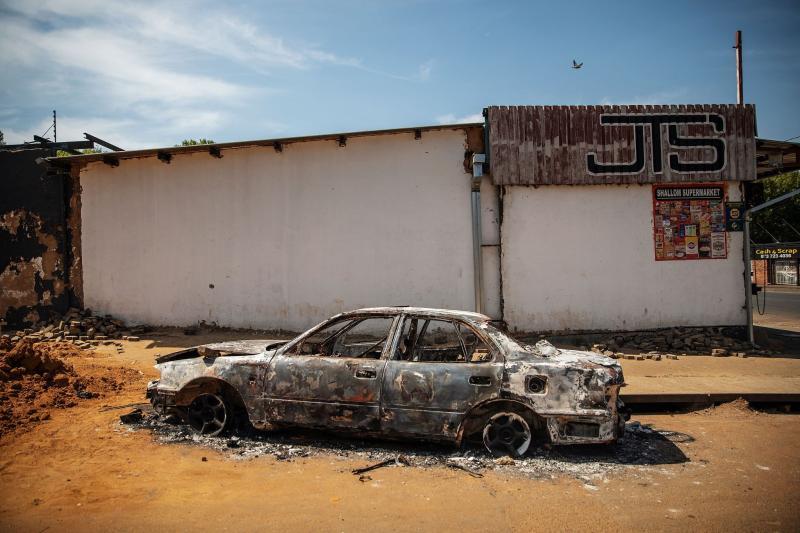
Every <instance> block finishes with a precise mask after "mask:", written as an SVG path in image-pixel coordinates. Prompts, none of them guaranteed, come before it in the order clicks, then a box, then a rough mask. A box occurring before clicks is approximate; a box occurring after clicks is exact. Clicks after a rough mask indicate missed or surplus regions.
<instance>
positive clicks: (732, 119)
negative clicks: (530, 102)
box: [487, 104, 756, 185]
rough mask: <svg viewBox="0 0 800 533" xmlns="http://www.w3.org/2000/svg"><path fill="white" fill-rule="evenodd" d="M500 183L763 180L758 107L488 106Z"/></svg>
mask: <svg viewBox="0 0 800 533" xmlns="http://www.w3.org/2000/svg"><path fill="white" fill-rule="evenodd" d="M487 120H488V124H489V146H490V149H489V150H490V152H489V168H490V172H491V175H492V179H493V180H494V182H495V183H496V184H498V185H593V184H609V183H672V182H709V181H721V180H733V181H750V180H754V179H755V178H756V165H755V161H756V145H755V134H756V124H755V108H754V107H753V106H752V105H743V106H742V105H709V104H706V105H654V106H633V105H632V106H616V105H615V106H514V107H505V106H503V107H496V106H495V107H489V108H488V109H487Z"/></svg>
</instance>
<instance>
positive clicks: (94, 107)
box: [0, 0, 433, 148]
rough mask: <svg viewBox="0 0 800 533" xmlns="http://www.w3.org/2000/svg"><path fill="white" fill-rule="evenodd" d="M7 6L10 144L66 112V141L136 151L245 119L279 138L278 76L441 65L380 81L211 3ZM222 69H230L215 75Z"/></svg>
mask: <svg viewBox="0 0 800 533" xmlns="http://www.w3.org/2000/svg"><path fill="white" fill-rule="evenodd" d="M0 2H1V3H2V7H0V12H2V15H0V50H2V51H3V52H2V54H0V117H1V118H3V122H4V124H0V128H1V129H2V130H3V131H4V132H5V134H6V140H7V141H9V142H22V141H23V140H30V139H31V135H32V134H34V133H35V134H41V133H42V132H43V131H44V129H46V127H47V125H49V118H48V119H46V120H44V121H38V120H34V121H30V122H31V124H30V125H25V126H23V125H21V123H24V120H23V117H25V116H28V115H29V114H30V113H31V112H32V111H31V109H34V110H35V111H33V112H35V113H36V114H37V116H41V113H42V111H41V109H44V110H49V109H53V108H57V109H59V111H61V110H62V109H63V106H64V103H66V104H67V105H68V107H69V108H70V110H69V111H71V112H65V113H64V114H63V115H62V114H61V112H60V113H59V138H60V139H66V138H70V139H72V140H74V139H80V138H82V133H83V132H84V131H88V132H90V133H92V134H94V135H97V136H99V137H103V138H106V137H107V140H108V141H109V142H112V143H114V144H118V145H120V146H123V147H124V148H138V147H144V146H158V145H164V144H174V143H175V142H176V139H177V140H180V139H182V138H184V137H190V136H191V137H197V136H205V137H211V138H216V137H217V136H218V132H219V131H221V128H224V127H226V126H230V127H236V126H237V124H236V122H235V120H234V119H235V117H246V119H247V120H248V125H251V126H253V127H256V128H258V132H259V133H258V134H257V135H263V136H270V135H275V134H278V133H280V132H281V131H282V130H285V129H286V125H285V124H281V123H279V122H277V121H274V120H270V119H269V118H268V117H265V116H264V115H265V114H268V113H269V109H270V107H271V105H275V104H274V103H273V102H272V101H270V99H269V96H270V95H271V94H273V93H275V92H277V88H276V87H275V84H277V82H276V79H277V75H276V71H280V70H281V69H283V70H306V69H312V68H316V67H320V66H323V65H328V66H334V67H342V68H355V69H359V70H362V71H366V72H370V73H373V74H377V75H381V76H388V77H391V78H394V79H398V80H405V81H414V82H424V81H426V80H428V79H429V77H430V75H431V72H432V68H433V61H432V60H429V61H426V62H424V63H422V64H421V65H419V67H418V69H417V71H416V72H415V73H414V74H413V75H409V76H400V75H396V74H392V73H389V72H384V71H381V70H376V69H372V68H370V67H368V66H365V65H364V64H363V63H362V61H361V60H360V59H358V58H353V57H344V56H341V55H338V54H336V53H333V52H331V51H328V50H324V49H321V48H320V47H319V46H317V45H314V44H311V43H305V42H288V41H286V40H284V39H283V38H281V37H280V36H277V35H274V34H271V33H269V32H267V31H264V30H263V29H262V28H260V27H257V26H255V25H254V24H253V23H251V22H250V21H248V20H246V19H243V18H242V17H241V16H238V15H236V14H234V13H232V12H231V11H230V8H229V7H227V6H226V5H224V4H219V3H208V2H203V1H202V0H197V1H191V2H190V1H186V0H179V1H176V2H170V3H163V2H161V3H159V2H155V1H137V2H125V1H122V0H69V1H59V0H37V1H36V2H28V1H20V0H18V1H14V0H0ZM221 60H224V62H225V63H226V66H229V65H230V67H229V68H226V69H218V68H215V67H216V66H217V65H219V63H220V61H221ZM265 74H267V75H269V78H267V79H266V83H265V82H264V79H263V78H264V75H265ZM259 76H260V77H261V78H262V79H259ZM254 80H258V81H254ZM23 106H24V107H26V108H27V110H26V111H24V112H23V111H22V109H21V108H22V107H23ZM75 109H78V110H79V111H75ZM252 109H258V110H259V113H258V114H257V116H254V114H253V113H252V112H251V111H250V110H252ZM18 111H19V112H18ZM45 113H46V114H47V115H49V111H45ZM6 117H8V118H6ZM29 120H30V119H29ZM62 123H63V126H62ZM43 124H44V125H45V127H44V128H40V126H42V125H43ZM71 124H74V131H73V130H72V128H73V126H72V125H71ZM81 124H82V125H81Z"/></svg>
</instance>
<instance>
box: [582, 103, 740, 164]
mask: <svg viewBox="0 0 800 533" xmlns="http://www.w3.org/2000/svg"><path fill="white" fill-rule="evenodd" d="M600 124H603V125H604V126H609V127H615V126H616V127H619V126H633V132H634V142H635V148H634V158H633V161H632V162H629V163H598V162H597V154H596V153H593V152H590V153H589V154H587V156H586V166H587V170H588V171H589V172H590V173H592V174H639V173H641V172H642V171H643V170H644V169H645V130H647V131H648V132H649V135H650V141H651V146H652V147H653V149H652V150H650V163H651V168H652V169H653V173H654V174H661V173H662V172H663V171H664V159H665V156H666V159H667V161H668V164H669V168H670V169H671V170H672V171H673V172H678V173H695V172H719V171H721V170H722V169H724V168H725V139H724V137H722V135H723V134H724V133H725V118H724V117H723V116H722V115H717V114H716V113H705V114H701V115H689V114H675V115H638V114H632V115H628V114H620V115H616V114H614V115H605V114H604V115H600ZM684 124H711V125H713V131H714V133H715V135H714V136H713V137H681V136H680V135H679V134H678V126H679V125H684ZM663 126H666V127H667V139H668V147H669V148H667V150H666V151H667V153H664V152H665V146H664V143H663V142H662V139H661V135H662V131H661V130H662V127H663ZM706 147H708V148H711V149H712V150H713V152H714V157H713V158H712V159H711V160H710V161H682V160H681V158H680V155H679V154H678V153H677V152H674V151H672V150H673V149H678V148H706Z"/></svg>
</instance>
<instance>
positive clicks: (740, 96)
mask: <svg viewBox="0 0 800 533" xmlns="http://www.w3.org/2000/svg"><path fill="white" fill-rule="evenodd" d="M733 47H734V48H735V49H736V102H737V103H738V104H739V105H742V104H743V103H744V80H743V79H742V30H737V31H736V44H734V45H733Z"/></svg>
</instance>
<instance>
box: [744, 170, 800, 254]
mask: <svg viewBox="0 0 800 533" xmlns="http://www.w3.org/2000/svg"><path fill="white" fill-rule="evenodd" d="M763 185H764V201H767V200H771V199H773V198H777V197H778V196H780V195H782V194H786V193H787V192H790V191H793V190H795V189H800V172H788V173H786V174H778V175H777V176H773V177H771V178H767V179H765V180H764V181H763ZM792 228H794V229H792ZM795 230H796V231H795ZM798 232H800V195H797V196H795V197H794V198H791V199H790V200H787V201H785V202H783V203H781V204H778V205H776V206H774V207H771V208H768V209H765V210H764V211H759V212H758V213H756V214H754V215H753V224H752V226H751V229H750V235H751V239H752V240H753V242H756V243H759V244H767V243H772V242H775V240H776V239H777V240H778V242H800V233H798ZM770 234H771V235H770ZM773 237H774V239H773Z"/></svg>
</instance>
